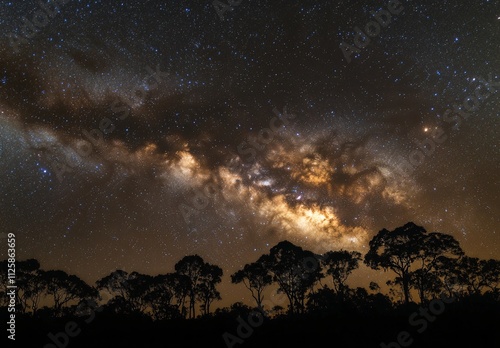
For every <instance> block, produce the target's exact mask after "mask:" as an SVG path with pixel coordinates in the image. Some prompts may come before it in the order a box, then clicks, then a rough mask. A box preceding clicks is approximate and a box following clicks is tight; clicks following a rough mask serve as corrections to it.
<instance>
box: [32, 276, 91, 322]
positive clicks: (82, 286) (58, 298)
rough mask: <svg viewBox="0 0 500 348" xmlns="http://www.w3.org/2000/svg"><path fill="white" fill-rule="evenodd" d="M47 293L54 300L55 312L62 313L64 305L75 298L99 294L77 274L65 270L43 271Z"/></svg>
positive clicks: (42, 277)
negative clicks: (70, 273)
mask: <svg viewBox="0 0 500 348" xmlns="http://www.w3.org/2000/svg"><path fill="white" fill-rule="evenodd" d="M41 280H42V281H43V283H44V285H45V289H46V293H47V295H49V296H52V299H53V301H54V313H55V315H60V314H61V313H62V308H63V306H64V305H66V304H68V303H69V302H70V301H73V300H82V299H87V298H93V297H96V296H97V291H96V290H95V289H94V288H92V287H91V286H89V285H88V284H87V283H85V282H84V281H83V280H81V279H80V278H78V277H77V276H75V275H69V274H67V273H66V272H64V271H60V270H56V271H41Z"/></svg>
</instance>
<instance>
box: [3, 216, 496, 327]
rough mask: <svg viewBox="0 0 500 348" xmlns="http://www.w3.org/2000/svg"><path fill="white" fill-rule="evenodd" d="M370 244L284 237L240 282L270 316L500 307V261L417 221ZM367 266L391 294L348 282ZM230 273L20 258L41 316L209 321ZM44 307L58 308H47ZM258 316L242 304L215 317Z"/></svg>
mask: <svg viewBox="0 0 500 348" xmlns="http://www.w3.org/2000/svg"><path fill="white" fill-rule="evenodd" d="M369 245H370V248H369V250H368V252H367V253H366V255H364V257H363V256H362V255H361V254H360V253H359V252H357V251H346V250H337V251H329V252H326V253H324V254H321V255H320V254H315V253H313V252H312V251H309V250H305V249H303V248H301V247H300V246H297V245H294V244H293V243H290V242H288V241H282V242H280V243H278V244H277V245H275V246H274V247H272V248H271V249H270V251H269V253H268V254H265V255H262V256H261V257H259V258H258V259H257V260H256V261H255V262H252V263H249V264H246V265H245V266H244V267H243V269H241V270H238V271H237V272H235V273H234V274H232V275H231V281H232V283H235V284H238V283H242V284H244V286H245V287H246V288H247V289H248V291H249V293H250V294H251V296H252V297H253V299H254V300H255V308H258V309H260V310H262V311H264V312H265V313H266V314H267V315H270V316H272V315H280V314H281V315H295V314H303V313H317V312H325V311H332V310H335V308H339V307H340V306H342V305H346V304H350V305H352V306H356V307H359V308H363V310H365V311H366V310H375V311H381V310H390V309H393V308H395V307H396V306H398V305H409V304H410V303H411V302H417V301H418V302H419V303H422V304H426V303H428V302H429V301H430V300H432V299H434V298H437V297H438V296H440V295H443V294H444V295H446V296H448V297H453V298H455V299H459V300H460V299H465V298H467V297H471V296H483V297H486V298H488V299H489V300H491V301H500V261H499V260H493V259H490V260H481V259H478V258H473V257H468V256H466V255H465V254H464V252H463V250H462V249H461V247H460V245H459V243H458V241H457V240H455V238H453V237H452V236H450V235H448V234H444V233H439V232H432V233H428V232H427V231H426V230H425V229H424V228H423V227H421V226H418V225H415V224H414V223H412V222H409V223H407V224H406V225H404V226H401V227H398V228H396V229H394V230H393V231H388V230H386V229H383V230H381V231H380V232H379V233H378V234H377V235H376V236H374V237H373V239H372V240H371V241H370V244H369ZM360 262H364V263H365V264H366V265H367V266H369V267H371V268H372V269H375V270H383V271H386V272H387V271H391V272H393V273H394V274H395V277H394V279H392V280H390V281H388V282H387V283H386V285H387V288H388V292H387V293H385V294H384V293H382V292H381V288H380V286H379V285H378V284H377V283H375V282H371V283H370V286H369V289H364V288H355V289H353V288H351V287H349V285H348V284H347V281H348V278H349V276H350V274H351V273H352V272H353V271H354V270H356V269H357V268H358V267H359V265H360ZM0 263H1V265H0V267H1V272H0V278H1V279H0V301H3V302H0V306H6V305H7V304H8V303H7V301H8V298H7V297H6V291H7V289H6V285H7V260H5V261H1V262H0ZM222 275H223V271H222V269H221V268H220V267H219V266H217V265H212V264H210V263H207V262H205V261H204V260H203V259H202V258H201V257H200V256H198V255H190V256H185V257H184V258H182V259H181V260H180V261H179V262H177V263H176V264H175V272H172V273H168V274H160V275H156V276H151V275H146V274H141V273H138V272H131V273H128V272H125V271H123V270H116V271H114V272H112V273H111V274H109V275H106V276H105V277H103V278H101V279H99V280H98V281H97V282H96V283H95V285H93V286H91V285H89V284H87V283H85V282H84V281H83V280H81V279H80V278H79V277H77V276H76V275H69V274H67V273H66V272H64V271H61V270H49V271H45V270H42V269H41V268H40V263H39V262H38V261H37V260H34V259H30V260H26V261H19V262H16V285H17V293H16V296H17V301H16V305H17V312H22V313H25V314H27V315H30V316H33V317H44V316H46V315H52V316H56V317H57V316H64V315H85V313H86V312H88V311H89V308H95V306H96V304H97V303H99V304H100V307H99V308H100V309H101V310H105V311H107V312H110V313H116V314H123V315H129V314H136V315H137V314H138V315H145V316H150V317H151V318H152V319H154V320H163V319H181V318H195V317H197V315H202V316H208V315H210V314H211V305H212V304H213V303H214V301H217V300H221V294H220V292H219V291H218V290H217V285H218V284H219V283H220V282H221V280H222ZM268 288H274V289H276V293H277V294H279V295H280V296H281V300H279V301H278V300H276V299H275V298H276V296H275V298H264V291H265V290H266V289H268ZM42 303H44V304H47V303H50V304H51V306H50V307H49V306H44V307H42V308H40V306H41V304H42ZM196 308H198V309H199V312H197V310H196ZM249 310H251V307H249V306H246V305H244V304H242V303H235V304H233V305H232V306H230V307H229V308H223V309H217V310H216V311H215V313H214V314H215V315H220V314H225V313H242V312H248V311H249ZM212 315H213V314H212Z"/></svg>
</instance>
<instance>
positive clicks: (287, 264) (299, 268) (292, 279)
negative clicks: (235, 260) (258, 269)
mask: <svg viewBox="0 0 500 348" xmlns="http://www.w3.org/2000/svg"><path fill="white" fill-rule="evenodd" d="M262 261H263V263H264V265H266V267H267V268H268V269H269V271H270V272H271V274H272V276H273V281H275V282H276V283H277V284H278V291H281V292H283V293H285V295H286V296H287V298H288V301H289V311H290V314H294V313H302V312H303V311H304V308H305V298H306V293H307V291H308V290H312V288H313V287H314V285H315V284H316V282H318V281H319V280H320V279H321V278H322V277H323V274H322V273H321V267H320V265H319V262H318V258H317V256H316V255H315V254H313V253H312V252H311V251H309V250H304V249H302V248H301V247H299V246H296V245H294V244H293V243H290V242H289V241H286V240H285V241H282V242H279V243H278V244H276V245H275V246H274V247H272V248H271V250H270V252H269V255H265V256H263V258H262Z"/></svg>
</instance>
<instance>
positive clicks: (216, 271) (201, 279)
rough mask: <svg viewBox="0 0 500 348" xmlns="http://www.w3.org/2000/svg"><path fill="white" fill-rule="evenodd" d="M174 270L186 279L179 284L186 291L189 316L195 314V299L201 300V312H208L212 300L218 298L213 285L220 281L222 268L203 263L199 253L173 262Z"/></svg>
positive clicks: (218, 294) (218, 295) (192, 316)
mask: <svg viewBox="0 0 500 348" xmlns="http://www.w3.org/2000/svg"><path fill="white" fill-rule="evenodd" d="M175 271H176V272H177V273H178V274H180V275H183V276H185V277H186V279H187V282H186V283H183V284H181V285H183V286H184V289H183V290H185V291H186V294H187V297H188V298H189V318H194V317H195V316H196V312H195V304H196V300H197V299H199V300H201V302H202V307H201V308H202V311H203V313H204V314H208V312H209V311H210V304H211V303H212V302H213V301H214V300H217V299H220V293H219V292H218V291H217V290H216V288H215V286H216V284H217V283H220V281H221V278H222V269H221V268H220V267H218V266H215V265H211V264H209V263H205V262H204V261H203V259H202V258H201V257H200V256H199V255H189V256H185V257H183V258H182V259H181V260H180V261H179V262H177V263H176V264H175Z"/></svg>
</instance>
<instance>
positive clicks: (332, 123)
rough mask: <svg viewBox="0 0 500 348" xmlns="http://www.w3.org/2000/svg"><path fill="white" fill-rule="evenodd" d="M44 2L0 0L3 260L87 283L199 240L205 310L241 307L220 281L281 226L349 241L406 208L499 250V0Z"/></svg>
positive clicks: (298, 236) (406, 213)
mask: <svg viewBox="0 0 500 348" xmlns="http://www.w3.org/2000/svg"><path fill="white" fill-rule="evenodd" d="M64 2H66V3H65V4H64ZM238 2H239V4H237V3H238ZM43 3H46V1H45V0H44V1H43V2H42V1H35V0H23V1H1V3H0V29H1V32H2V33H3V36H2V43H1V48H0V178H1V181H0V208H1V209H0V222H1V229H2V230H1V231H0V232H7V231H13V232H15V233H16V236H17V258H18V259H19V260H21V259H26V258H37V259H38V260H39V261H40V263H41V265H42V268H43V269H63V270H65V271H67V272H69V273H72V274H77V275H78V276H80V277H81V278H82V279H84V280H85V281H87V282H89V283H91V284H94V282H95V280H97V279H98V278H101V277H102V276H104V275H106V274H109V273H110V272H111V271H112V270H114V269H117V268H121V269H125V270H127V271H139V272H143V273H147V274H158V273H167V272H172V271H173V267H174V264H175V263H176V262H177V261H178V260H180V259H181V258H182V257H183V256H185V255H189V254H195V253H197V254H199V255H200V256H202V257H203V258H204V259H205V261H208V262H211V263H215V264H218V265H219V266H220V267H222V268H223V270H224V273H225V275H224V280H223V283H222V284H221V286H220V291H221V294H222V297H223V299H224V301H221V302H218V303H216V304H215V305H216V306H217V305H221V304H228V303H232V302H234V301H236V300H244V301H247V302H250V296H249V295H248V294H247V293H246V292H243V291H242V288H243V287H242V286H240V285H238V286H236V285H232V284H230V282H229V275H230V274H231V273H233V272H234V271H236V270H237V269H239V268H241V267H242V266H243V265H244V264H245V263H249V262H252V261H255V260H256V259H257V258H258V257H259V256H260V255H262V254H264V253H267V252H268V251H269V248H270V247H272V246H273V245H275V244H276V243H277V242H279V241H281V240H284V239H286V240H289V241H291V242H293V243H295V244H298V245H300V246H302V247H304V248H307V249H309V250H312V251H314V252H317V253H323V252H325V251H328V250H338V249H340V248H344V249H348V250H357V251H359V252H361V253H362V254H365V253H366V251H367V246H368V242H369V240H370V238H371V237H372V236H373V235H375V234H376V233H377V232H378V231H379V230H380V229H382V228H387V229H393V228H395V227H397V226H402V225H404V224H405V223H406V222H408V221H413V222H415V223H416V224H417V225H421V226H423V227H425V228H426V229H427V230H428V231H429V232H431V231H438V232H444V233H449V234H452V235H453V236H454V237H455V238H456V239H457V240H459V242H460V244H461V246H462V247H463V249H464V251H465V252H466V253H467V254H468V255H469V256H475V257H481V258H499V257H500V231H499V229H498V225H499V220H500V219H499V216H500V207H499V204H498V202H499V192H500V191H499V187H498V173H499V163H500V160H499V158H500V157H499V141H498V140H499V138H500V137H499V134H498V133H499V123H498V120H499V116H500V111H499V106H500V54H499V53H500V50H499V46H500V3H498V2H496V1H493V0H492V1H487V0H471V1H467V2H464V1H447V0H441V1H419V2H417V1H401V2H400V3H399V4H398V3H397V2H388V1H364V0H363V1H346V0H336V1H331V0H328V1H324V0H315V1H300V2H297V1H292V2H290V1H281V0H273V1H263V0H252V1H248V0H241V1H232V3H233V4H234V5H233V9H232V11H225V10H227V9H228V7H224V6H228V5H225V4H227V2H225V0H223V1H222V2H221V3H219V6H220V7H218V9H216V8H215V7H214V4H213V3H212V1H210V0H207V1H199V0H198V1H170V2H168V1H160V0H150V1H139V0H127V1H90V0H81V1H77V0H66V1H64V0H61V1H60V5H59V7H60V9H59V12H57V11H54V10H53V6H54V5H53V4H51V5H49V6H48V7H47V9H46V11H48V12H50V15H42V13H47V12H43V11H44V10H41V9H42V5H41V4H43ZM220 4H223V5H220ZM389 9H391V10H392V12H388V11H389ZM41 11H42V12H41ZM218 11H219V13H218ZM377 11H382V12H378V17H377V15H374V14H371V12H374V13H376V12H377ZM383 14H390V18H389V17H388V16H387V15H385V17H384V16H383ZM375 17H377V18H378V19H379V21H381V23H382V24H380V25H379V24H377V25H375V23H377V22H376V19H375ZM23 18H25V19H23ZM369 22H372V24H370V25H369V26H368V29H366V28H365V26H366V25H367V24H368V23H369ZM31 25H32V26H31ZM30 26H31V27H30ZM356 27H357V28H359V30H361V31H363V32H364V33H366V32H367V31H369V33H370V34H371V35H372V37H370V38H367V37H366V36H364V34H359V30H358V29H356ZM377 28H378V29H377ZM356 33H357V34H356ZM368 40H369V41H368ZM356 43H357V44H358V47H356V46H355V44H356ZM99 127H101V129H102V131H101V130H99ZM89 139H92V142H89V141H88V140H89ZM205 194H207V195H208V196H209V197H208V198H207V197H206V196H204V195H205ZM4 249H5V250H1V251H0V256H2V258H5V255H6V251H7V247H5V248H4ZM379 277H380V275H379V273H378V272H374V271H370V270H367V269H366V267H365V266H362V267H361V269H360V270H358V271H356V272H354V274H353V279H352V280H353V281H354V282H355V283H356V282H357V283H359V284H360V285H362V286H367V284H368V283H369V282H370V281H372V280H375V281H377V279H378V278H379Z"/></svg>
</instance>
